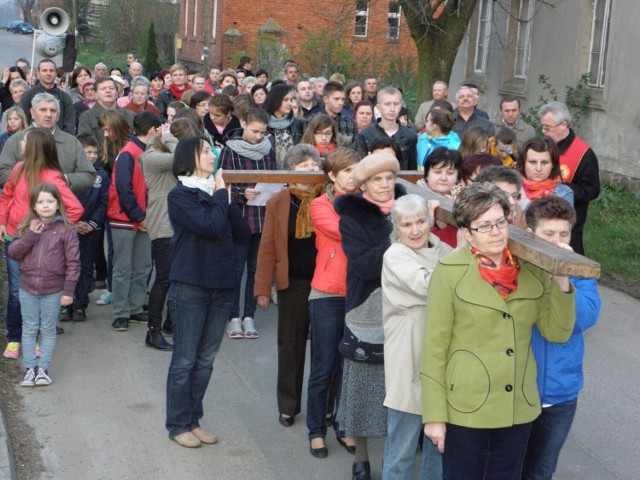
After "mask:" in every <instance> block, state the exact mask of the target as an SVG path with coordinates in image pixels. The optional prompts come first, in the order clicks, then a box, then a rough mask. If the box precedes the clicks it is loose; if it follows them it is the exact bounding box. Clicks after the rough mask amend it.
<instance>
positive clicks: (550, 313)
mask: <svg viewBox="0 0 640 480" xmlns="http://www.w3.org/2000/svg"><path fill="white" fill-rule="evenodd" d="M520 267H521V268H520V273H519V274H518V288H517V290H516V291H515V292H513V293H512V294H510V295H509V298H508V299H507V301H506V302H505V301H504V300H503V299H502V297H501V296H500V295H499V294H498V292H497V291H496V290H495V289H494V288H493V287H492V286H491V284H489V282H487V281H485V280H483V279H482V277H481V276H480V272H479V269H478V261H477V260H476V258H475V256H474V255H473V254H472V253H471V250H470V249H469V248H464V249H461V250H458V251H456V252H454V253H452V254H451V255H448V256H446V257H444V258H442V259H440V262H439V263H438V266H437V267H436V269H435V270H434V272H433V274H432V276H431V282H430V283H429V289H428V294H427V295H428V296H427V314H426V319H427V320H426V324H425V340H424V353H423V357H422V363H421V369H420V379H421V382H422V420H423V422H424V423H431V422H446V423H451V424H454V425H458V426H462V427H467V428H503V427H511V426H513V425H519V424H523V423H528V422H532V421H533V420H534V419H535V418H536V417H537V416H538V415H540V397H539V395H538V388H537V386H536V373H537V372H536V363H535V360H534V358H533V353H532V351H531V327H532V326H533V325H534V324H536V325H537V326H538V328H539V329H540V331H541V332H542V334H543V335H544V336H545V338H547V340H549V341H552V342H557V343H561V342H566V341H567V340H568V339H569V337H570V336H571V332H572V331H573V327H574V324H575V290H574V288H573V287H571V292H570V293H568V294H567V293H564V292H562V291H561V290H560V288H559V287H558V285H557V283H556V282H555V281H554V280H552V279H551V278H550V277H549V274H548V273H547V272H545V271H543V270H541V269H540V268H538V267H536V266H534V265H532V264H530V263H528V262H525V261H523V260H520Z"/></svg>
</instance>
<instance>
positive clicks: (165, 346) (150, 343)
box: [144, 330, 173, 350]
mask: <svg viewBox="0 0 640 480" xmlns="http://www.w3.org/2000/svg"><path fill="white" fill-rule="evenodd" d="M144 343H145V345H146V346H147V347H151V348H155V349H156V350H172V349H173V346H172V345H171V344H170V343H169V342H167V341H166V340H165V339H164V337H163V336H162V333H160V332H159V331H158V330H147V338H146V339H145V340H144Z"/></svg>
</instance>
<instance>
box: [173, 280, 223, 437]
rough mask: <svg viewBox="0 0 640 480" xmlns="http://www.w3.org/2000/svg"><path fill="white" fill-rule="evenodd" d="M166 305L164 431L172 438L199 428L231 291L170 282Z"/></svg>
mask: <svg viewBox="0 0 640 480" xmlns="http://www.w3.org/2000/svg"><path fill="white" fill-rule="evenodd" d="M168 303H169V311H170V312H171V319H172V320H173V355H172V357H171V364H170V365H169V375H168V376H167V419H166V428H167V430H168V431H169V437H171V438H174V437H175V436H176V435H180V434H181V433H184V432H190V431H191V430H193V429H194V428H197V427H199V426H200V423H199V421H200V419H201V418H202V415H203V409H202V399H203V397H204V394H205V392H206V391H207V386H208V385H209V379H210V378H211V372H212V371H213V360H214V358H215V356H216V353H218V349H219V348H220V344H221V343H222V338H223V337H224V332H225V328H226V325H227V320H228V318H229V311H230V310H231V305H232V303H233V290H232V289H208V288H201V287H197V286H195V285H188V284H186V283H180V282H172V283H171V286H170V288H169V302H168Z"/></svg>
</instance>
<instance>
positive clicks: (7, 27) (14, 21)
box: [5, 20, 22, 32]
mask: <svg viewBox="0 0 640 480" xmlns="http://www.w3.org/2000/svg"><path fill="white" fill-rule="evenodd" d="M20 22H22V20H12V21H10V22H7V24H6V25H5V27H6V29H7V32H12V31H13V27H14V26H15V25H16V24H18V23H20Z"/></svg>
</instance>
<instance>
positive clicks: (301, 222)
mask: <svg viewBox="0 0 640 480" xmlns="http://www.w3.org/2000/svg"><path fill="white" fill-rule="evenodd" d="M323 188H324V187H323V186H322V185H321V184H318V185H314V186H313V187H312V188H309V189H306V188H299V187H289V191H290V192H291V195H294V196H295V197H297V198H299V199H300V206H299V207H298V214H297V215H296V238H297V239H300V238H309V237H310V236H311V234H312V233H313V225H312V224H311V211H310V208H311V201H312V200H313V199H314V198H316V197H317V196H318V195H320V193H322V189H323Z"/></svg>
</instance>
